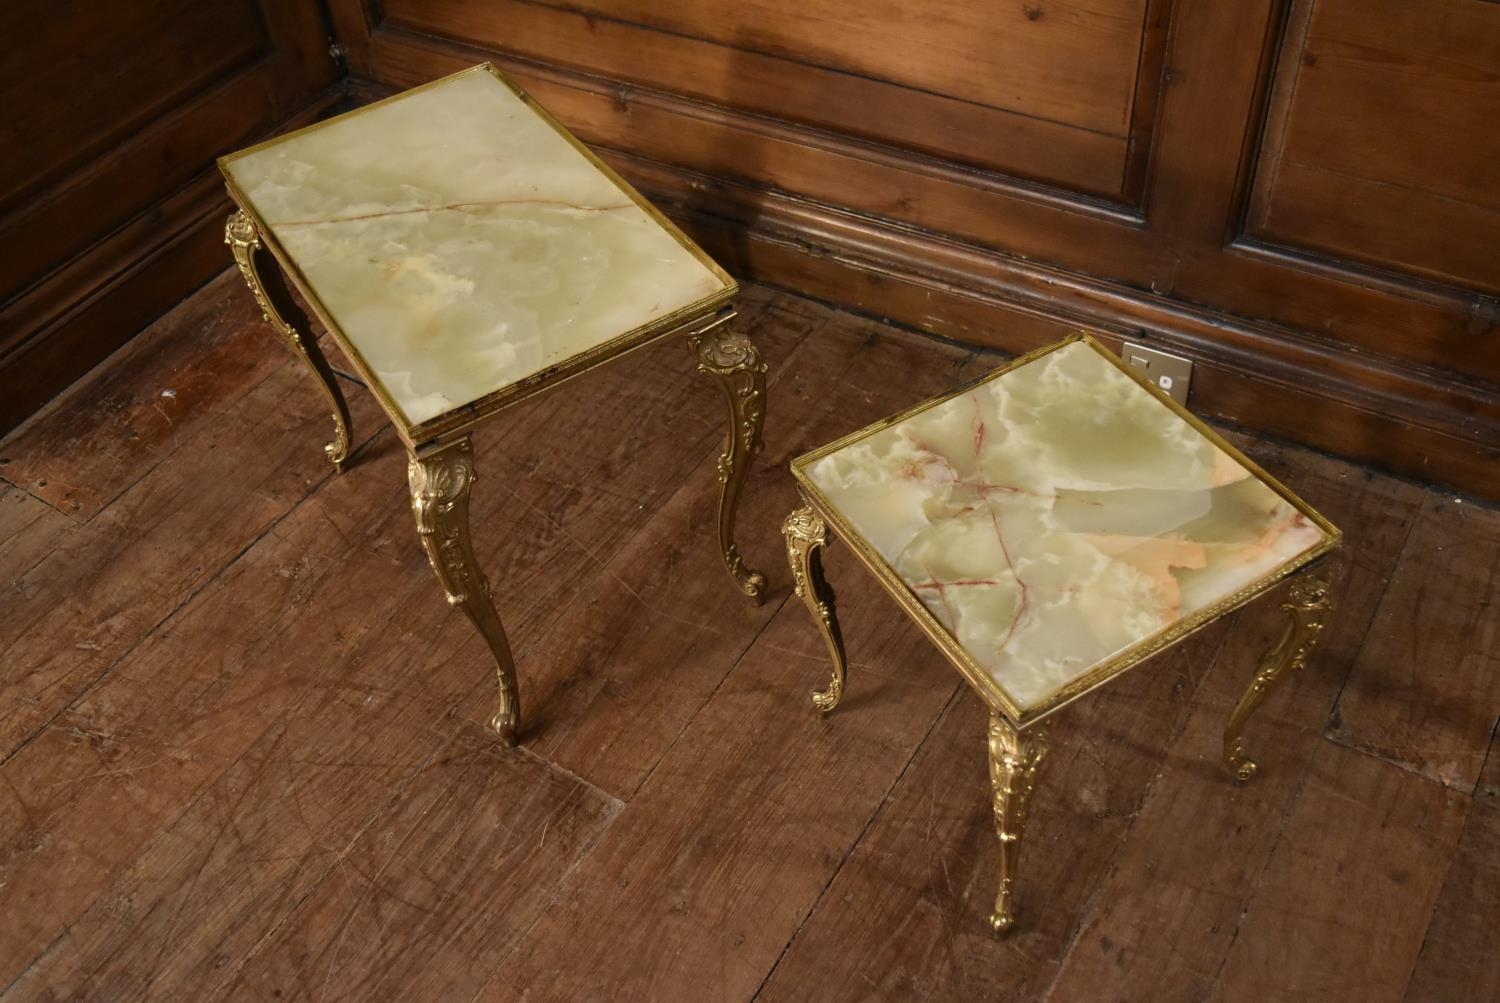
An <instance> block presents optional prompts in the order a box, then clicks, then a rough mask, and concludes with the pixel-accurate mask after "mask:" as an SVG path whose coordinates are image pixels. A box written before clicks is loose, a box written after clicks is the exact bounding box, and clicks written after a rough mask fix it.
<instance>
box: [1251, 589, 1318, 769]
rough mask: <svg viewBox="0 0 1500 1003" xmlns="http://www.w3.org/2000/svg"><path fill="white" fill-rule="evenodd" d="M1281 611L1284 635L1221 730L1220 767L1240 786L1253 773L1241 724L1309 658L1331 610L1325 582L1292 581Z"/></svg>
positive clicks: (1262, 661) (1266, 654)
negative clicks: (1231, 775) (1225, 768)
mask: <svg viewBox="0 0 1500 1003" xmlns="http://www.w3.org/2000/svg"><path fill="white" fill-rule="evenodd" d="M1281 608H1282V609H1284V610H1286V612H1287V617H1288V622H1287V625H1286V631H1285V632H1284V633H1283V634H1282V635H1281V639H1280V640H1279V641H1277V642H1276V644H1275V646H1274V647H1272V648H1271V650H1270V651H1267V652H1266V653H1265V655H1263V656H1262V657H1261V660H1260V664H1259V665H1258V666H1257V667H1256V670H1255V678H1254V679H1253V680H1252V681H1251V683H1250V687H1249V689H1247V690H1245V694H1244V695H1243V696H1241V697H1240V700H1239V703H1237V704H1236V705H1235V708H1234V713H1232V714H1230V715H1229V723H1228V724H1227V725H1226V726H1225V728H1224V765H1225V766H1227V767H1228V768H1229V771H1230V772H1231V773H1233V774H1234V775H1235V778H1236V779H1237V780H1239V781H1240V782H1242V783H1243V782H1244V781H1247V780H1249V779H1250V778H1251V777H1253V776H1255V770H1256V765H1255V761H1254V760H1252V759H1250V757H1248V756H1246V755H1245V740H1244V738H1243V736H1242V733H1243V732H1244V730H1245V722H1246V721H1248V720H1249V719H1250V715H1252V714H1253V713H1255V709H1256V708H1257V707H1259V706H1260V705H1261V704H1262V703H1264V702H1265V700H1266V697H1268V696H1270V694H1271V691H1272V690H1273V689H1275V688H1276V687H1277V686H1278V685H1279V684H1280V683H1282V682H1283V681H1285V680H1286V678H1287V677H1288V676H1290V675H1291V674H1292V673H1293V672H1296V671H1298V670H1300V669H1301V668H1302V667H1303V666H1304V665H1306V664H1307V660H1308V659H1309V658H1311V657H1312V653H1313V649H1315V648H1316V647H1317V646H1318V640H1319V638H1320V636H1321V635H1322V633H1323V626H1324V624H1325V623H1326V622H1327V619H1328V614H1329V613H1331V612H1332V611H1333V608H1334V602H1333V597H1332V595H1330V592H1329V586H1328V582H1327V581H1325V580H1324V579H1321V578H1313V577H1301V578H1297V579H1294V580H1293V581H1292V584H1291V586H1290V587H1289V588H1288V589H1287V595H1286V598H1285V600H1283V601H1282V603H1281Z"/></svg>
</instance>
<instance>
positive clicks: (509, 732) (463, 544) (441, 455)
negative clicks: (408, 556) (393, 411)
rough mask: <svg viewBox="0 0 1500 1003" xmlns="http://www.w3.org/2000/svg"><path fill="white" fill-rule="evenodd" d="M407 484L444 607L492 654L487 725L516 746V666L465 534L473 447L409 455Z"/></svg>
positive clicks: (456, 445) (460, 444) (462, 444)
mask: <svg viewBox="0 0 1500 1003" xmlns="http://www.w3.org/2000/svg"><path fill="white" fill-rule="evenodd" d="M406 470H407V475H408V477H409V478H410V480H411V508H412V512H413V513H414V514H415V515H416V517H417V533H418V535H420V536H421V538H422V547H423V548H424V549H425V550H426V551H427V560H428V561H429V562H430V563H431V564H432V570H433V571H434V572H436V573H437V577H438V581H439V582H440V583H442V586H443V591H444V592H446V593H447V594H448V604H449V605H450V606H459V607H461V608H462V609H463V611H464V613H465V614H466V615H467V616H468V617H469V619H470V621H472V622H473V624H474V627H475V629H477V630H478V631H479V633H480V634H481V635H483V637H484V639H485V641H486V642H487V643H488V644H489V646H490V652H491V654H493V655H494V656H495V667H496V674H497V675H498V677H499V681H500V704H499V707H498V709H496V711H495V716H494V717H493V718H491V719H490V727H492V728H494V729H495V730H496V731H497V732H499V733H500V738H501V740H502V741H504V742H505V744H506V745H515V744H516V734H517V731H518V729H519V728H520V722H521V703H520V699H519V698H518V696H517V693H516V664H515V661H514V660H513V659H512V658H511V653H510V644H509V642H507V641H506V639H505V629H504V628H503V627H502V626H501V625H500V614H499V613H497V612H496V611H495V601H494V600H493V599H492V598H491V597H490V583H489V582H488V581H487V580H486V579H485V577H484V573H483V572H481V571H480V570H479V563H478V561H476V560H475V558H474V546H473V543H472V541H471V540H470V536H469V489H470V487H471V486H472V485H473V483H474V447H473V445H472V444H471V443H470V441H469V438H468V436H465V437H463V438H462V439H459V440H458V441H456V442H453V443H451V444H449V445H446V446H441V447H439V448H437V449H432V450H426V451H423V452H421V453H413V454H411V457H410V459H409V461H408V463H407V466H406Z"/></svg>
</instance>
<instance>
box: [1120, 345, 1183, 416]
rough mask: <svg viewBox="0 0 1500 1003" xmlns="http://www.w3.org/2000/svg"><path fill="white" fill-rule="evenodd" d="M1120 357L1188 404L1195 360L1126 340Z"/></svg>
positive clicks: (1178, 399) (1178, 401) (1151, 380)
mask: <svg viewBox="0 0 1500 1003" xmlns="http://www.w3.org/2000/svg"><path fill="white" fill-rule="evenodd" d="M1120 357H1121V358H1122V359H1124V360H1125V364H1126V365H1128V366H1131V367H1133V368H1135V369H1138V370H1140V372H1141V375H1142V376H1144V377H1146V379H1147V380H1148V381H1149V382H1151V383H1154V384H1156V385H1157V386H1158V387H1160V388H1161V389H1162V390H1164V391H1166V392H1167V394H1168V395H1169V396H1171V398H1172V399H1173V400H1175V401H1176V402H1177V403H1179V404H1182V405H1186V404H1187V400H1188V387H1189V386H1190V385H1191V384H1192V382H1193V360H1192V359H1184V358H1183V357H1182V356H1180V355H1172V354H1171V353H1170V352H1162V351H1158V350H1157V349H1155V348H1147V347H1146V346H1144V345H1136V344H1133V343H1131V342H1129V341H1127V342H1125V347H1124V349H1123V350H1122V351H1121V352H1120Z"/></svg>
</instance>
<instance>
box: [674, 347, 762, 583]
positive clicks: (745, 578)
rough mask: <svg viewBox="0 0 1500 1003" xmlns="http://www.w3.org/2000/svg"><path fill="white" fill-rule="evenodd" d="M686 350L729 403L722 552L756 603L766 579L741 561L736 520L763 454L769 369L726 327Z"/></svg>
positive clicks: (722, 462)
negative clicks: (752, 469) (756, 460)
mask: <svg viewBox="0 0 1500 1003" xmlns="http://www.w3.org/2000/svg"><path fill="white" fill-rule="evenodd" d="M688 348H689V349H691V350H692V353H693V357H694V358H695V359H697V360H698V371H699V372H700V373H705V374H707V375H709V376H714V377H717V378H718V380H719V384H720V385H721V386H722V387H723V388H724V396H725V398H726V399H727V400H728V402H729V436H728V438H727V440H726V443H725V446H724V452H723V455H721V456H720V457H719V484H720V485H721V486H722V487H721V489H720V492H719V550H720V552H721V553H722V554H723V555H724V565H725V567H727V568H728V569H729V573H730V574H731V575H733V576H734V580H735V583H736V584H738V585H739V587H740V588H741V589H742V590H743V591H744V593H745V594H746V595H748V596H750V597H752V598H755V599H757V600H758V599H760V598H761V594H762V593H763V592H764V591H765V587H766V576H765V575H763V574H761V573H760V572H759V571H751V570H750V569H748V568H746V567H745V562H744V561H743V560H741V559H740V552H739V548H738V547H736V546H735V542H734V519H735V512H736V510H737V509H738V507H739V503H740V491H741V489H742V488H743V487H744V485H745V477H746V475H747V474H749V472H750V461H751V458H752V457H754V456H755V454H756V453H758V452H760V448H761V438H760V435H761V427H762V426H763V425H764V424H765V418H766V364H765V363H764V362H762V361H761V357H760V352H758V351H757V350H756V348H755V345H754V344H752V343H751V341H750V339H749V338H747V337H745V336H744V335H743V334H737V333H735V332H733V331H730V330H728V328H727V327H726V326H725V325H724V324H723V323H720V324H717V325H715V326H713V327H710V328H709V329H708V330H706V331H700V332H698V333H696V334H690V335H688Z"/></svg>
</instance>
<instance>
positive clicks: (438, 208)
mask: <svg viewBox="0 0 1500 1003" xmlns="http://www.w3.org/2000/svg"><path fill="white" fill-rule="evenodd" d="M503 205H540V206H556V207H558V208H560V209H576V210H577V211H579V212H613V211H614V210H616V209H629V208H631V207H633V206H634V205H635V203H634V202H627V203H625V204H624V205H575V204H574V203H572V202H563V201H560V200H558V199H491V200H490V201H487V202H449V203H448V204H447V205H421V206H417V207H416V208H415V209H385V210H383V211H381V212H366V213H356V214H354V215H352V216H327V217H324V218H323V219H283V220H278V221H276V222H273V223H272V224H271V226H272V227H273V228H274V227H278V226H316V225H318V224H319V223H353V222H358V221H359V220H366V219H384V218H386V217H388V216H411V215H415V214H416V213H422V212H468V211H469V210H470V209H495V208H499V207H500V206H503Z"/></svg>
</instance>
